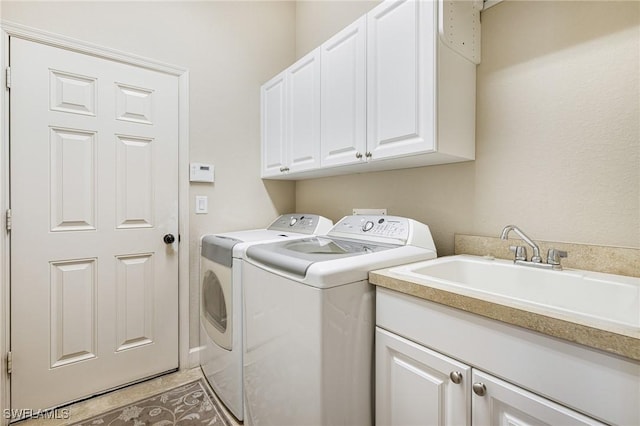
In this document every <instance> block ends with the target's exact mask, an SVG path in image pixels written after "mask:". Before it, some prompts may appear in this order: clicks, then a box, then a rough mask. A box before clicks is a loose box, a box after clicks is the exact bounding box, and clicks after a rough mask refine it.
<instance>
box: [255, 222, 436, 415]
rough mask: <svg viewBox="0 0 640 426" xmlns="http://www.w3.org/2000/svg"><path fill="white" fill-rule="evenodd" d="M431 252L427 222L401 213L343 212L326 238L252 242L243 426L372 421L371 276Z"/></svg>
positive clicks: (372, 312)
mask: <svg viewBox="0 0 640 426" xmlns="http://www.w3.org/2000/svg"><path fill="white" fill-rule="evenodd" d="M435 257H436V248H435V245H434V244H433V239H432V237H431V233H430V231H429V228H428V227H427V225H424V224H421V223H418V222H416V221H414V220H411V219H407V218H402V217H396V216H347V217H345V218H343V219H342V220H341V221H340V222H338V223H337V224H336V225H335V226H334V227H333V228H332V230H331V231H330V232H329V233H328V234H327V236H326V237H320V236H318V237H312V238H305V239H301V240H296V241H280V242H275V243H269V244H263V245H256V246H252V247H249V249H248V250H247V251H246V254H245V262H244V263H243V265H242V274H243V281H244V288H243V290H244V307H245V308H244V309H245V323H244V326H245V348H244V349H245V354H244V361H243V362H244V380H245V424H249V425H278V426H286V425H370V424H372V421H373V409H374V407H373V403H372V401H373V391H372V389H373V376H372V371H373V354H374V352H373V350H374V342H373V336H374V327H375V314H374V304H375V301H374V299H375V292H374V289H373V286H372V285H371V284H369V282H368V273H369V271H371V270H374V269H379V268H386V267H390V266H394V265H400V264H404V263H410V262H415V261H418V260H425V259H432V258H435Z"/></svg>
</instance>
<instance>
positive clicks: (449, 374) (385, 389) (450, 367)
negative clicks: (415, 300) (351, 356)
mask: <svg viewBox="0 0 640 426" xmlns="http://www.w3.org/2000/svg"><path fill="white" fill-rule="evenodd" d="M470 383H471V368H470V367H469V366H467V365H464V364H462V363H460V362H457V361H455V360H453V359H451V358H449V357H446V356H444V355H442V354H439V353H438V352H434V351H432V350H430V349H427V348H425V347H424V346H421V345H418V344H416V343H414V342H412V341H410V340H407V339H403V338H402V337H400V336H397V335H395V334H392V333H389V332H388V331H386V330H383V329H381V328H376V424H377V425H393V426H402V425H452V426H454V425H460V426H462V425H469V424H471V395H470V392H471V386H470Z"/></svg>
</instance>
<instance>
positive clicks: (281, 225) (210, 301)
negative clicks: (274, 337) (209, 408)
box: [200, 214, 333, 420]
mask: <svg viewBox="0 0 640 426" xmlns="http://www.w3.org/2000/svg"><path fill="white" fill-rule="evenodd" d="M332 225H333V223H332V222H331V221H330V220H329V219H327V218H324V217H322V216H318V215H313V214H287V215H282V216H280V217H279V218H278V219H276V220H275V221H274V222H273V223H272V224H271V225H270V226H269V227H268V228H266V229H253V230H248V231H238V232H228V233H224V234H216V235H205V236H203V237H202V238H201V240H200V253H201V257H200V297H201V301H200V346H201V351H200V366H201V368H202V372H203V373H204V375H205V377H206V378H207V380H208V382H209V384H210V385H211V387H212V388H213V390H214V391H215V392H216V394H217V395H218V397H219V398H220V399H221V400H222V402H223V403H224V404H225V405H226V406H227V408H228V409H229V410H230V411H231V412H232V413H233V414H234V415H235V416H236V417H237V418H238V420H242V419H243V411H244V408H243V392H242V388H243V381H242V353H243V351H242V342H243V339H242V268H241V264H242V256H243V254H244V251H245V250H246V249H247V247H249V246H251V245H253V244H259V243H264V242H269V241H280V240H286V241H291V240H293V239H300V238H305V237H309V236H310V235H316V234H318V235H324V234H325V233H326V232H327V231H329V229H331V226H332Z"/></svg>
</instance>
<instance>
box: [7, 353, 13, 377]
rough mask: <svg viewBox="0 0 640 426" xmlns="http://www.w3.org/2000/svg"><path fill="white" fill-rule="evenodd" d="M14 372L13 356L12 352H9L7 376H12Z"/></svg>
mask: <svg viewBox="0 0 640 426" xmlns="http://www.w3.org/2000/svg"><path fill="white" fill-rule="evenodd" d="M12 371H13V356H12V355H11V351H9V352H7V374H11V372H12Z"/></svg>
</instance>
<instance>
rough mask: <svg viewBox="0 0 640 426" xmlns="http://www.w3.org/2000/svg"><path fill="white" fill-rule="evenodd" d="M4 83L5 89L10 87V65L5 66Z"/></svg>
mask: <svg viewBox="0 0 640 426" xmlns="http://www.w3.org/2000/svg"><path fill="white" fill-rule="evenodd" d="M5 84H6V86H7V89H11V67H7V69H6V71H5Z"/></svg>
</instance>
